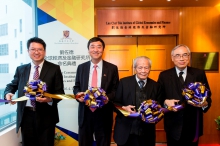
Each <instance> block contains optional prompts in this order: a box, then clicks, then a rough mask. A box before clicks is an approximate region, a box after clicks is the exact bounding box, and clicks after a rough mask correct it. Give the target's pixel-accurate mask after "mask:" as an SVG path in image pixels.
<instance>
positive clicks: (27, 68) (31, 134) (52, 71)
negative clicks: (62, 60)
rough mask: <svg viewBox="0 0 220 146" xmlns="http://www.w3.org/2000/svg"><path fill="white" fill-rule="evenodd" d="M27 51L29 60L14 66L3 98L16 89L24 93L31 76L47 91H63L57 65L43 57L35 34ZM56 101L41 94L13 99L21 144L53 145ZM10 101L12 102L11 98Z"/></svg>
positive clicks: (57, 119) (43, 43) (56, 92)
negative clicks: (16, 100) (44, 86)
mask: <svg viewBox="0 0 220 146" xmlns="http://www.w3.org/2000/svg"><path fill="white" fill-rule="evenodd" d="M27 52H28V54H29V56H30V58H31V60H32V61H31V63H28V64H24V65H21V66H18V67H17V69H16V72H15V75H14V79H13V80H12V81H11V83H9V84H8V85H7V86H6V88H5V92H4V96H5V98H6V99H7V100H11V99H12V97H13V95H14V94H15V92H16V91H18V97H21V96H24V92H23V89H24V86H26V84H27V83H28V82H29V81H31V80H33V79H34V80H37V79H40V80H41V81H43V82H45V83H46V85H47V92H48V93H51V94H64V90H63V76H62V73H61V70H60V66H58V65H55V64H53V63H50V62H48V61H46V60H44V57H45V55H46V43H45V42H44V41H43V40H42V39H40V38H38V37H33V38H30V39H29V40H28V41H27ZM59 101H60V100H59V99H52V98H50V97H45V96H44V97H36V99H34V100H25V101H19V102H18V103H17V121H16V122H17V125H16V132H18V131H19V128H20V127H21V135H22V146H53V145H54V135H55V125H56V123H58V122H59V116H58V109H57V104H58V102H59ZM10 103H11V104H15V102H13V101H11V102H10Z"/></svg>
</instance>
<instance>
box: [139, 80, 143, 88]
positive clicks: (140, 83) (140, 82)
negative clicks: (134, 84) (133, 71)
mask: <svg viewBox="0 0 220 146" xmlns="http://www.w3.org/2000/svg"><path fill="white" fill-rule="evenodd" d="M138 83H139V85H140V88H141V89H142V88H143V87H144V81H142V80H139V81H138Z"/></svg>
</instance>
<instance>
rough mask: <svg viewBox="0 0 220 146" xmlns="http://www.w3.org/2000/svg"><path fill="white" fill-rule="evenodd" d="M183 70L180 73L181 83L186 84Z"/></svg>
mask: <svg viewBox="0 0 220 146" xmlns="http://www.w3.org/2000/svg"><path fill="white" fill-rule="evenodd" d="M182 75H183V72H182V71H181V72H180V73H179V80H180V82H181V84H182V85H183V84H184V79H183V76H182Z"/></svg>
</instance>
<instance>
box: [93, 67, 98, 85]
mask: <svg viewBox="0 0 220 146" xmlns="http://www.w3.org/2000/svg"><path fill="white" fill-rule="evenodd" d="M93 67H94V70H93V73H92V87H97V70H96V68H97V65H96V64H95V65H94V66H93Z"/></svg>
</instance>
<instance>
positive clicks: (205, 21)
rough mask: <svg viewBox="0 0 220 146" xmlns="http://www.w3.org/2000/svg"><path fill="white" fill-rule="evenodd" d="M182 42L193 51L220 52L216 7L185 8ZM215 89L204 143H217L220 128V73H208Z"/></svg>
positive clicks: (182, 16)
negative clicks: (219, 126)
mask: <svg viewBox="0 0 220 146" xmlns="http://www.w3.org/2000/svg"><path fill="white" fill-rule="evenodd" d="M181 12H182V15H181V21H180V24H181V26H180V35H179V43H182V44H186V45H188V46H189V48H190V49H191V51H193V52H219V51H220V48H219V46H220V12H219V11H218V9H217V8H214V7H186V8H181ZM206 75H207V78H208V81H209V86H210V88H211V91H212V106H211V108H210V110H209V111H208V112H207V113H206V114H204V131H203V133H204V135H203V136H202V137H201V139H200V143H217V142H218V138H219V135H220V133H219V131H217V130H216V123H215V121H214V119H215V118H217V116H219V115H220V111H219V108H218V107H219V103H220V98H219V95H220V82H219V81H220V74H219V71H218V72H206Z"/></svg>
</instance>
